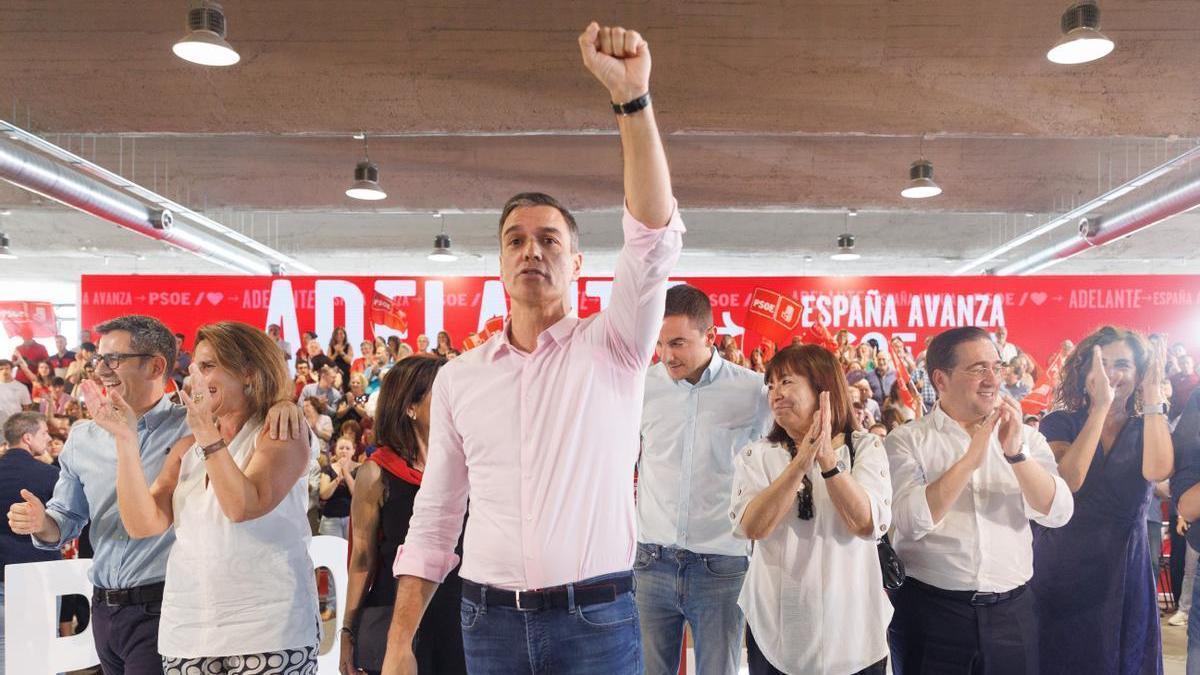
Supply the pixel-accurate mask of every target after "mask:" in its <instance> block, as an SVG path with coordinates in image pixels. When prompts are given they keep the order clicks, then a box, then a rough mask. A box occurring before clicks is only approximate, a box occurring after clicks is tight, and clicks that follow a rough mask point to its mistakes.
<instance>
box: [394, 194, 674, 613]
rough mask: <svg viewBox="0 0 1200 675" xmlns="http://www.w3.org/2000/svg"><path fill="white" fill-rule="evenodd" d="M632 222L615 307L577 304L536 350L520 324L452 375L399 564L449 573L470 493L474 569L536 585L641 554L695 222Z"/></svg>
mask: <svg viewBox="0 0 1200 675" xmlns="http://www.w3.org/2000/svg"><path fill="white" fill-rule="evenodd" d="M622 224H623V227H624V234H625V245H624V247H623V248H622V249H621V253H620V255H619V256H618V258H617V265H616V271H615V273H614V275H613V286H612V296H611V300H610V301H609V305H608V307H607V308H605V309H604V311H602V312H600V313H598V314H595V315H592V316H590V317H588V318H586V319H579V318H578V317H577V316H575V315H573V314H572V315H568V316H566V317H564V318H563V319H562V320H561V321H559V322H558V323H556V324H554V325H553V326H551V327H550V328H548V329H546V330H545V331H543V332H542V334H541V335H539V336H538V341H537V347H536V348H535V349H534V350H533V352H532V353H530V354H526V353H524V352H521V351H520V350H518V349H516V348H515V347H514V346H513V345H512V344H511V343H510V342H509V341H508V326H507V325H506V326H505V330H504V331H502V332H500V333H498V334H496V335H494V336H492V337H491V338H490V339H488V341H487V342H485V343H484V344H483V345H481V346H479V347H477V348H475V349H473V350H471V351H469V352H467V353H465V354H463V355H462V356H460V357H458V358H456V359H454V360H453V361H451V362H450V363H449V364H447V365H446V366H445V367H444V368H442V370H441V372H440V373H439V374H438V377H437V380H435V381H434V384H433V394H432V395H433V400H432V406H431V417H430V433H429V460H428V463H427V464H426V470H425V475H424V477H423V479H422V481H421V490H420V491H419V492H418V493H417V499H416V503H415V505H414V506H413V516H412V520H411V521H410V524H409V529H408V536H407V538H406V539H405V541H404V545H403V546H401V547H400V549H399V550H398V551H397V553H396V562H395V564H394V565H393V567H392V571H393V572H394V573H395V575H396V576H400V575H411V576H416V577H421V578H422V579H428V580H430V581H435V582H439V583H440V582H441V581H442V580H443V579H445V577H446V575H447V574H448V573H449V572H450V570H451V569H453V568H454V566H455V565H456V564H457V563H458V556H456V555H455V554H454V546H455V544H456V543H457V541H458V534H459V532H460V531H461V530H462V523H463V514H464V512H465V511H466V508H467V498H468V496H469V497H470V500H471V517H470V519H469V520H468V521H467V528H466V536H465V538H464V542H463V565H462V568H461V569H460V570H459V575H460V576H461V577H462V578H464V579H470V580H471V581H474V582H476V583H481V584H487V585H489V586H497V587H500V588H504V589H508V590H527V589H535V588H549V587H552V586H559V585H562V584H566V583H571V582H575V581H580V580H583V579H587V578H590V577H594V576H597V575H601V574H607V573H609V572H617V571H621V570H628V569H630V567H632V565H633V558H634V553H635V546H636V539H635V535H636V519H635V509H634V504H633V470H634V464H635V462H636V461H637V453H638V428H639V421H640V418H641V413H642V391H643V386H644V383H645V371H646V367H647V365H648V364H649V362H650V357H651V355H652V354H653V353H654V344H655V342H656V341H657V339H658V332H659V329H660V327H661V325H662V317H663V307H664V303H665V301H666V290H667V287H666V283H665V282H666V279H667V275H668V274H670V272H671V269H672V268H673V267H674V265H675V262H676V261H677V260H678V259H679V252H680V250H681V249H682V248H683V233H684V232H685V231H686V230H685V228H684V226H683V221H682V220H681V219H680V217H679V212H678V211H676V212H675V213H674V214H673V215H672V216H671V221H670V223H669V224H668V225H667V227H665V228H661V229H650V228H648V227H646V226H645V225H643V224H642V223H639V222H638V221H637V220H635V219H634V218H633V216H631V215H630V214H629V211H628V210H626V211H625V214H624V217H623V219H622Z"/></svg>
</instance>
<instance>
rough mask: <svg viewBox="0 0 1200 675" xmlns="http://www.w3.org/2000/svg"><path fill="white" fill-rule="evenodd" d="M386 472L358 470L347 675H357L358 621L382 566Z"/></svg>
mask: <svg viewBox="0 0 1200 675" xmlns="http://www.w3.org/2000/svg"><path fill="white" fill-rule="evenodd" d="M381 471H382V469H380V468H379V465H378V464H376V463H375V462H366V463H365V464H363V465H362V466H361V467H359V469H358V479H357V480H358V490H356V491H355V492H354V497H353V499H352V500H351V502H350V516H351V517H350V522H351V524H352V525H353V527H354V536H353V537H352V541H353V545H352V546H351V548H350V566H349V567H350V569H349V573H350V579H349V582H348V583H347V584H346V612H345V614H344V615H343V618H342V630H343V631H351V638H350V639H349V640H342V655H341V664H342V672H343V673H357V672H358V670H357V668H356V666H355V664H354V662H353V653H354V642H355V640H357V639H358V636H357V635H353V633H352V631H353V629H354V623H355V622H356V620H357V618H358V612H359V605H361V604H362V600H363V598H364V597H365V596H366V594H367V590H368V589H369V588H370V586H371V579H372V578H373V577H374V575H375V568H376V565H378V564H379V559H378V558H379V556H378V555H377V554H378V550H377V549H376V537H377V535H378V533H379V512H380V510H381V509H382V508H383V502H384V499H385V497H386V493H385V491H384V482H383V474H382V473H381Z"/></svg>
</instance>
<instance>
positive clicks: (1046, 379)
mask: <svg viewBox="0 0 1200 675" xmlns="http://www.w3.org/2000/svg"><path fill="white" fill-rule="evenodd" d="M1025 356H1026V358H1028V359H1029V362H1030V363H1032V364H1033V368H1034V370H1036V371H1037V373H1038V377H1037V382H1035V383H1034V385H1033V391H1030V392H1029V393H1028V394H1026V395H1025V398H1023V399H1021V410H1022V411H1024V413H1025V414H1026V415H1039V414H1041V413H1042V412H1044V411H1046V410H1049V409H1050V404H1052V403H1054V387H1055V385H1056V382H1053V381H1051V379H1050V373H1049V371H1048V370H1047V369H1044V368H1042V367H1041V366H1039V365H1038V362H1037V361H1035V360H1034V359H1033V357H1032V356H1029V355H1028V354H1026V355H1025ZM1051 367H1053V366H1051ZM1061 370H1062V365H1061V364H1060V365H1059V368H1058V370H1057V371H1056V376H1057V373H1058V372H1061Z"/></svg>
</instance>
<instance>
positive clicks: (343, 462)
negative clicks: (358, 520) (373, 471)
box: [317, 436, 358, 539]
mask: <svg viewBox="0 0 1200 675" xmlns="http://www.w3.org/2000/svg"><path fill="white" fill-rule="evenodd" d="M356 453H357V446H356V445H355V442H354V439H353V438H348V437H346V436H341V437H339V438H338V439H337V440H336V441H335V442H334V446H333V456H332V457H330V458H329V465H328V466H326V467H324V468H323V469H321V487H320V495H321V523H320V526H319V527H318V528H317V533H318V534H327V535H330V536H334V537H341V538H342V539H349V535H350V500H351V497H352V496H353V494H354V483H355V480H354V474H355V472H356V471H357V470H358V464H357V463H356V462H355V461H354V455H355V454H356Z"/></svg>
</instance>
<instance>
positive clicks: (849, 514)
mask: <svg viewBox="0 0 1200 675" xmlns="http://www.w3.org/2000/svg"><path fill="white" fill-rule="evenodd" d="M825 487H826V488H827V489H828V490H829V498H830V499H831V500H833V506H834V508H836V509H837V512H838V515H840V516H841V517H842V522H843V523H845V524H846V529H848V530H850V531H851V532H853V533H854V534H856V535H858V536H860V537H865V536H868V535H870V534H872V533H873V532H874V529H875V524H874V522H873V520H874V519H873V517H872V516H871V498H870V497H869V496H868V495H867V491H866V490H864V489H863V486H861V485H859V484H858V481H856V480H854V476H852V475H850V473H849V472H847V471H843V472H841V473H839V474H838V475H836V476H834V477H833V478H829V479H827V480H826V481H825Z"/></svg>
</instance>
